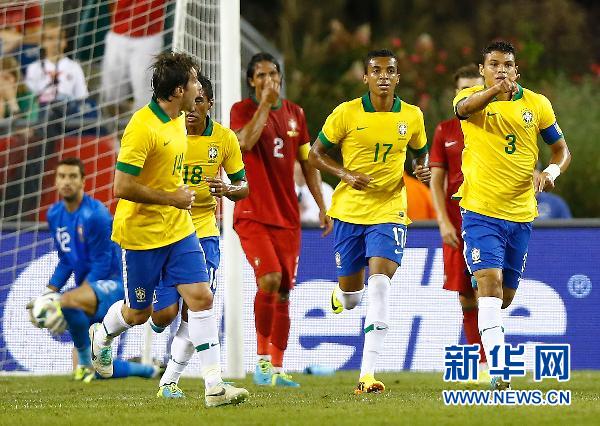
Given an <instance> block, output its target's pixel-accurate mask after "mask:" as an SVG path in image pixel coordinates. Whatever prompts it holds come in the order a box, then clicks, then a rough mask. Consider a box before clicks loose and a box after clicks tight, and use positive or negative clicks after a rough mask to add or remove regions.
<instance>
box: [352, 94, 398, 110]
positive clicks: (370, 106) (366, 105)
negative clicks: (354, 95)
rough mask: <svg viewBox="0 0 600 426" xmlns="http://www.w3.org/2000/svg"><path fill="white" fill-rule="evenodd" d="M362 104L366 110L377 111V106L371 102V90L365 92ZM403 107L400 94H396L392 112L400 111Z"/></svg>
mask: <svg viewBox="0 0 600 426" xmlns="http://www.w3.org/2000/svg"><path fill="white" fill-rule="evenodd" d="M361 101H362V106H363V109H364V110H365V112H377V111H375V107H374V106H373V102H371V97H370V95H369V92H367V93H365V94H364V95H363V97H362V98H361ZM401 109H402V100H401V99H400V97H399V96H396V95H394V102H393V103H392V109H391V111H390V112H400V110H401Z"/></svg>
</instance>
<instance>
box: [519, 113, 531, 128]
mask: <svg viewBox="0 0 600 426" xmlns="http://www.w3.org/2000/svg"><path fill="white" fill-rule="evenodd" d="M521 118H522V119H523V123H525V128H527V127H530V126H531V125H532V124H533V113H532V112H531V110H529V109H524V110H522V111H521Z"/></svg>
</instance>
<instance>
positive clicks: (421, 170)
mask: <svg viewBox="0 0 600 426" xmlns="http://www.w3.org/2000/svg"><path fill="white" fill-rule="evenodd" d="M415 176H416V177H417V179H419V182H421V183H424V184H429V181H430V180H431V169H430V168H429V167H427V166H421V165H418V166H416V167H415Z"/></svg>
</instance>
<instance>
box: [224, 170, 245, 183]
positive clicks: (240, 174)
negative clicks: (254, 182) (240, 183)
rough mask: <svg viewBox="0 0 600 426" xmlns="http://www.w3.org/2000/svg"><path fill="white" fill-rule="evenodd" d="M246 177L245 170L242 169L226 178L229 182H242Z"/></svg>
mask: <svg viewBox="0 0 600 426" xmlns="http://www.w3.org/2000/svg"><path fill="white" fill-rule="evenodd" d="M244 176H246V170H245V169H242V170H240V171H239V172H235V173H232V174H228V175H227V177H228V178H229V180H230V181H232V182H235V181H236V180H242V179H243V178H244Z"/></svg>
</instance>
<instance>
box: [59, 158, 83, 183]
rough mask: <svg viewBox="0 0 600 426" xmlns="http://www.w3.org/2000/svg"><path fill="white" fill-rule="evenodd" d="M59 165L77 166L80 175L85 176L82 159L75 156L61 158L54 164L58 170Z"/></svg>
mask: <svg viewBox="0 0 600 426" xmlns="http://www.w3.org/2000/svg"><path fill="white" fill-rule="evenodd" d="M60 166H77V167H79V173H81V177H82V178H83V177H85V167H84V166H83V161H81V160H80V159H79V158H77V157H67V158H63V159H62V160H60V161H59V162H58V164H57V165H56V170H58V168H59V167H60Z"/></svg>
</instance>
